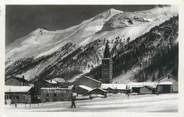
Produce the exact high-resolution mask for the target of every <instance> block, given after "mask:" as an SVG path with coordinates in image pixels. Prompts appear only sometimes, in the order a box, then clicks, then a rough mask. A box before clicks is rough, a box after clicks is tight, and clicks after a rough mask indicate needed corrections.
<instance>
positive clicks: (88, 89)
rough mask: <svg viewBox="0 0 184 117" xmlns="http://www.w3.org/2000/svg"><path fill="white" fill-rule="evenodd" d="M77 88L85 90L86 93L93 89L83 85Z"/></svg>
mask: <svg viewBox="0 0 184 117" xmlns="http://www.w3.org/2000/svg"><path fill="white" fill-rule="evenodd" d="M78 87H80V88H82V89H85V90H87V91H92V90H93V89H92V88H90V87H88V86H85V85H79V86H78Z"/></svg>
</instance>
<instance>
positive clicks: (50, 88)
mask: <svg viewBox="0 0 184 117" xmlns="http://www.w3.org/2000/svg"><path fill="white" fill-rule="evenodd" d="M41 89H44V90H52V89H69V88H60V87H42V88H41Z"/></svg>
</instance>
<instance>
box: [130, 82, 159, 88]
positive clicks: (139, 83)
mask: <svg viewBox="0 0 184 117" xmlns="http://www.w3.org/2000/svg"><path fill="white" fill-rule="evenodd" d="M127 85H128V86H129V87H130V88H131V87H144V86H148V87H156V86H157V82H130V83H128V84H127Z"/></svg>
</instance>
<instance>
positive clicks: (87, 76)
mask: <svg viewBox="0 0 184 117" xmlns="http://www.w3.org/2000/svg"><path fill="white" fill-rule="evenodd" d="M84 77H85V78H87V79H90V80H93V81H95V82H98V83H101V81H99V80H96V79H94V78H91V77H89V76H84Z"/></svg>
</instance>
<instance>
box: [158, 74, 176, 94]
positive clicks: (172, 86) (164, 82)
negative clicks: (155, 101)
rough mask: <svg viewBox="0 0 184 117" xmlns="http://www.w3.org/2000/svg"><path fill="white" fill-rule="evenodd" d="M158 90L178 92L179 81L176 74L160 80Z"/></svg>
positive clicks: (161, 91)
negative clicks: (175, 76)
mask: <svg viewBox="0 0 184 117" xmlns="http://www.w3.org/2000/svg"><path fill="white" fill-rule="evenodd" d="M157 90H158V92H160V93H169V92H173V93H177V92H178V81H177V80H176V78H174V76H172V75H167V76H166V77H164V78H162V79H160V80H158V87H157Z"/></svg>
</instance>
